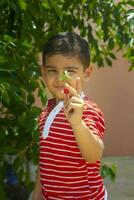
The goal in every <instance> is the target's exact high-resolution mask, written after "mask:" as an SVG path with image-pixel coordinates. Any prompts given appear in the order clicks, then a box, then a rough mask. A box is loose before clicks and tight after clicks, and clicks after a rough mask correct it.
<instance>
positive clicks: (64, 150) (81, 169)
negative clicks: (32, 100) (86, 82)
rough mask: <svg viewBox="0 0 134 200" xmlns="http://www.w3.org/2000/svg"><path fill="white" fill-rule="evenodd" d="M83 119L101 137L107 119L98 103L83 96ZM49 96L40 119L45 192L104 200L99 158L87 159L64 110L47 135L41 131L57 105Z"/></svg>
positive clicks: (58, 199)
mask: <svg viewBox="0 0 134 200" xmlns="http://www.w3.org/2000/svg"><path fill="white" fill-rule="evenodd" d="M83 99H84V102H85V105H84V110H83V120H84V122H85V123H86V125H87V126H88V127H89V128H90V130H91V131H92V132H93V133H94V134H96V135H98V136H99V137H100V138H101V139H102V137H103V134H104V119H103V115H102V112H101V111H100V110H99V108H98V107H97V105H96V104H95V103H93V102H92V101H91V100H89V99H88V98H87V97H84V98H83ZM55 103H56V102H55V100H54V99H52V100H49V102H48V106H47V107H46V108H45V110H44V111H43V112H42V113H41V115H40V119H39V130H40V154H39V167H40V179H41V184H42V195H43V198H44V199H47V200H64V199H66V200H67V199H68V200H74V199H77V200H104V197H105V187H104V185H103V180H102V178H101V176H100V161H96V162H95V163H88V162H86V161H85V160H84V158H83V157H82V156H81V153H80V150H79V147H78V145H77V143H76V141H75V138H74V134H73V131H72V128H71V126H70V124H69V123H68V121H67V119H66V117H65V114H64V110H63V109H61V110H60V112H59V113H58V114H57V115H56V117H55V118H54V120H53V122H52V124H51V127H50V129H49V134H48V137H47V138H45V139H44V138H43V136H42V132H43V128H44V124H45V121H46V119H47V117H48V115H49V113H50V112H51V111H52V109H53V108H54V106H55Z"/></svg>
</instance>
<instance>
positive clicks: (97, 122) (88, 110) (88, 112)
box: [83, 97, 105, 137]
mask: <svg viewBox="0 0 134 200" xmlns="http://www.w3.org/2000/svg"><path fill="white" fill-rule="evenodd" d="M84 102H85V104H84V112H83V115H84V120H85V122H86V123H87V124H88V125H89V126H90V128H91V127H92V126H93V127H92V128H93V129H94V131H96V132H97V135H100V136H101V137H102V136H103V134H104V130H105V121H104V115H103V113H102V111H101V109H100V107H99V106H98V105H97V104H96V103H95V102H93V101H92V100H91V99H89V98H88V97H84ZM95 129H96V130H95ZM98 131H99V132H98Z"/></svg>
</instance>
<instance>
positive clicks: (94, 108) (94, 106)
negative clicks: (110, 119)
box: [84, 96, 103, 115]
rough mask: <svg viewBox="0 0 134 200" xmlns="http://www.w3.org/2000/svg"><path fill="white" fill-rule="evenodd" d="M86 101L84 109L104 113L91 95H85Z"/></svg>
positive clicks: (99, 113)
mask: <svg viewBox="0 0 134 200" xmlns="http://www.w3.org/2000/svg"><path fill="white" fill-rule="evenodd" d="M84 102H85V106H84V110H86V111H90V112H91V111H93V112H95V113H96V114H98V115H103V113H102V111H101V108H100V107H99V106H98V105H97V104H96V103H95V102H94V101H92V100H91V99H90V98H89V97H87V96H85V97H84Z"/></svg>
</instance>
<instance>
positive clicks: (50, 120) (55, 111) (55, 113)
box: [42, 101, 63, 139]
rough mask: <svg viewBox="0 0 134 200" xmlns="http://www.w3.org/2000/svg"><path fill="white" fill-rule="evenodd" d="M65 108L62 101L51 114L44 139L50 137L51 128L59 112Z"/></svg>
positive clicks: (47, 121)
mask: <svg viewBox="0 0 134 200" xmlns="http://www.w3.org/2000/svg"><path fill="white" fill-rule="evenodd" d="M62 108H63V101H60V102H59V103H58V104H57V105H56V107H55V108H54V109H53V110H52V111H51V112H50V113H49V115H48V117H47V119H46V123H45V125H44V129H43V134H42V137H43V138H44V139H45V138H47V136H48V133H49V129H50V126H51V124H52V122H53V120H54V118H55V116H56V115H57V114H58V113H59V111H60V110H61V109H62Z"/></svg>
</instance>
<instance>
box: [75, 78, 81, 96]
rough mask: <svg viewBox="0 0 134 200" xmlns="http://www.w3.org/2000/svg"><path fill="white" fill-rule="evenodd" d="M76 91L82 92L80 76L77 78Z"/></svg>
mask: <svg viewBox="0 0 134 200" xmlns="http://www.w3.org/2000/svg"><path fill="white" fill-rule="evenodd" d="M76 91H77V93H78V94H80V93H81V80H80V77H77V79H76Z"/></svg>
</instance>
